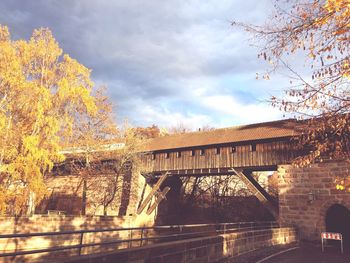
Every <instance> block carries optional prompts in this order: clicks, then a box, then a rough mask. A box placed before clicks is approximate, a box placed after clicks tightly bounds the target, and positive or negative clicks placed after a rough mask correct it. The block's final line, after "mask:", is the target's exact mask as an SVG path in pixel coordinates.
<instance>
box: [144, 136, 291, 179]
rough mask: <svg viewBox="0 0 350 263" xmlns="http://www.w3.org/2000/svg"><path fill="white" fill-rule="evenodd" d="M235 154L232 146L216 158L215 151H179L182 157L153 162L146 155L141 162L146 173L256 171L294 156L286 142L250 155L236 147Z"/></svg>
mask: <svg viewBox="0 0 350 263" xmlns="http://www.w3.org/2000/svg"><path fill="white" fill-rule="evenodd" d="M235 147H236V152H234V153H232V152H231V146H222V147H220V154H216V147H210V148H203V149H204V155H200V149H195V155H194V156H191V152H192V150H190V149H186V150H181V157H177V150H176V149H175V150H172V151H169V158H166V154H167V153H166V152H156V153H155V160H152V155H151V154H149V155H145V156H144V157H143V162H144V164H145V166H146V169H147V170H148V171H153V172H156V171H165V170H182V169H201V168H225V167H256V166H272V165H277V164H281V163H288V162H289V161H290V160H291V159H292V158H293V156H294V153H293V151H291V149H290V146H289V143H288V142H286V141H274V142H268V143H258V144H256V151H251V147H252V146H251V145H250V144H247V145H239V146H235Z"/></svg>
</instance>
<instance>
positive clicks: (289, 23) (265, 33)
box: [234, 0, 350, 166]
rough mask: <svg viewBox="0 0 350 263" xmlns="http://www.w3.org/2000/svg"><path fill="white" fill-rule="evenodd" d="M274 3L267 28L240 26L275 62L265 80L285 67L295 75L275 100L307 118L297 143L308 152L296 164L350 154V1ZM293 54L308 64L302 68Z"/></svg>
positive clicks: (277, 105)
mask: <svg viewBox="0 0 350 263" xmlns="http://www.w3.org/2000/svg"><path fill="white" fill-rule="evenodd" d="M275 7H276V12H275V13H274V14H273V16H272V18H271V19H270V20H269V22H268V24H266V25H264V26H254V25H246V24H239V23H238V25H240V26H243V27H244V28H245V29H246V30H248V31H249V32H250V33H252V34H253V35H254V37H255V38H254V40H255V42H258V43H264V44H265V45H264V46H263V47H262V50H261V52H260V54H259V55H258V56H259V57H260V58H262V59H264V60H266V61H268V62H269V63H270V64H271V66H272V67H271V68H270V69H269V70H268V72H267V74H266V75H264V77H265V78H269V77H268V75H269V73H271V72H272V71H275V70H278V69H280V68H284V69H285V68H287V69H288V71H289V72H290V73H292V74H290V75H291V81H290V86H289V88H288V89H287V90H286V92H285V96H282V97H278V96H276V97H272V104H273V105H274V106H276V107H279V108H280V109H282V110H283V111H286V112H289V113H293V114H294V115H295V116H296V117H297V118H299V119H303V120H304V121H302V122H301V123H302V124H304V125H303V129H302V135H301V136H300V138H299V140H298V144H299V146H301V147H303V148H304V149H305V147H304V146H308V147H307V148H308V150H309V152H308V153H307V154H306V155H305V156H303V157H300V158H298V159H297V160H295V164H297V165H301V166H305V165H308V164H310V163H312V162H315V161H322V160H324V159H325V158H330V159H343V158H348V157H349V153H350V151H349V150H350V141H349V140H350V116H349V110H350V89H349V78H350V56H349V54H350V2H349V1H348V0H325V1H317V0H313V1H311V0H302V1H275ZM234 24H237V23H234ZM293 58H294V59H297V60H298V64H299V65H300V64H305V65H306V67H305V68H304V69H300V68H299V69H297V68H296V65H295V63H294V64H293V62H292V59H293Z"/></svg>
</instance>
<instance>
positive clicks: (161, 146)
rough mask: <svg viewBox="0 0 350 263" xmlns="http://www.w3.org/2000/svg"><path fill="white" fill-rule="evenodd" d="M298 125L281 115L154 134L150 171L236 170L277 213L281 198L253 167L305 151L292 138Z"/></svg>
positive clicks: (272, 165) (269, 167)
mask: <svg viewBox="0 0 350 263" xmlns="http://www.w3.org/2000/svg"><path fill="white" fill-rule="evenodd" d="M295 125H296V122H295V121H294V120H282V121H274V122H266V123H258V124H251V125H245V126H238V127H232V128H224V129H216V130H212V131H205V132H192V133H185V134H178V135H171V136H164V137H159V138H155V139H152V140H150V141H149V142H148V143H147V145H146V146H145V152H146V154H145V155H144V156H143V164H144V167H145V171H147V173H145V175H147V176H150V177H151V178H157V177H159V176H161V175H162V174H163V175H164V174H165V173H166V172H167V173H168V175H171V176H218V175H236V176H239V177H240V178H241V180H242V181H243V182H244V183H245V184H246V185H247V187H248V188H249V189H250V190H251V191H252V193H254V194H255V195H256V197H257V198H258V199H259V200H260V201H262V202H263V203H264V204H265V205H266V206H267V207H268V208H269V210H270V211H271V212H272V213H273V214H274V215H275V216H276V215H277V204H274V203H273V202H272V199H271V198H270V196H269V194H268V193H267V192H266V191H265V190H264V189H263V188H262V187H261V186H260V185H259V183H258V182H257V181H256V180H255V179H254V178H253V176H252V172H254V171H276V170H277V166H278V165H280V164H288V163H290V162H291V160H292V159H293V158H294V157H296V156H297V155H300V153H298V152H297V151H296V150H295V147H294V146H293V144H292V140H291V139H292V138H293V137H295V136H296V135H297V131H296V129H295ZM156 187H158V186H156ZM155 190H157V189H155Z"/></svg>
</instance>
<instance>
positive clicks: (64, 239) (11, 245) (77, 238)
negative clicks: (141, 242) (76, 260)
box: [0, 215, 153, 262]
mask: <svg viewBox="0 0 350 263" xmlns="http://www.w3.org/2000/svg"><path fill="white" fill-rule="evenodd" d="M148 219H149V218H147V217H146V218H140V217H139V216H125V217H100V216H90V217H88V216H85V217H82V216H81V217H80V216H41V215H34V216H31V217H20V218H16V217H0V234H1V235H5V234H15V233H21V234H22V233H23V234H26V233H40V232H62V231H73V230H83V229H93V230H97V229H111V228H128V227H140V226H152V225H153V220H148ZM129 235H130V232H129V231H115V232H99V233H84V234H83V236H82V235H81V234H65V235H51V236H48V235H46V236H36V237H18V238H0V254H1V253H11V252H18V251H24V250H37V249H46V248H53V247H58V246H69V245H78V244H80V243H82V244H89V243H98V242H106V241H109V240H116V239H127V238H130V236H129ZM136 235H139V234H138V233H137V232H135V233H134V238H135V237H136V238H137V236H136ZM127 246H128V244H127V243H122V244H113V245H112V246H109V247H108V246H107V247H104V249H116V248H125V247H127ZM97 250H100V247H93V248H89V247H88V248H84V249H83V250H82V251H81V253H82V254H84V253H91V252H94V251H97ZM102 251H103V250H102ZM78 252H79V251H78V249H74V250H67V252H62V251H58V252H57V253H56V254H55V253H46V254H45V253H39V254H33V255H26V256H18V257H16V258H13V257H5V258H2V257H0V262H14V261H15V262H22V261H23V262H31V261H32V260H34V259H36V258H43V257H44V258H46V259H48V258H53V257H56V256H62V255H64V254H67V255H77V254H78Z"/></svg>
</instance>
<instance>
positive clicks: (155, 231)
mask: <svg viewBox="0 0 350 263" xmlns="http://www.w3.org/2000/svg"><path fill="white" fill-rule="evenodd" d="M278 227H279V225H278V223H277V222H275V221H269V222H239V223H237V222H235V223H219V224H195V225H170V226H154V227H130V228H110V229H84V230H74V231H60V232H41V233H18V234H4V235H0V240H1V239H14V238H30V237H50V236H62V235H74V234H75V235H77V234H78V235H80V238H79V244H76V245H66V246H58V247H50V248H42V249H33V250H20V251H15V252H7V253H2V254H0V257H15V256H20V255H28V254H37V253H45V252H54V251H63V250H72V249H77V250H78V254H79V255H81V254H82V249H83V248H86V247H96V246H107V245H112V244H121V243H124V244H127V246H126V247H123V248H131V247H135V245H136V246H143V245H147V244H154V243H161V242H169V241H175V240H181V239H188V238H195V237H203V236H210V235H218V234H227V233H234V232H241V231H251V230H260V229H271V228H278ZM197 228H199V230H196V229H197ZM193 230H194V231H193ZM191 231H193V232H191ZM106 232H108V233H114V232H117V233H121V232H124V233H125V232H127V235H125V236H128V238H126V239H113V240H110V241H102V242H97V243H96V242H94V243H86V244H85V243H84V235H86V234H88V233H106ZM167 232H168V233H167ZM116 238H118V236H117V237H116Z"/></svg>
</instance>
